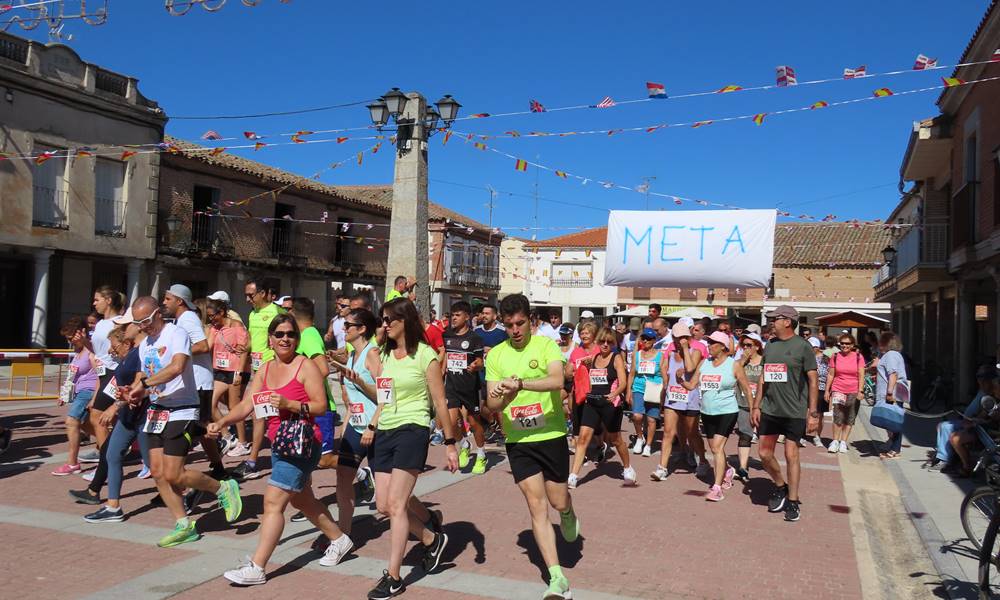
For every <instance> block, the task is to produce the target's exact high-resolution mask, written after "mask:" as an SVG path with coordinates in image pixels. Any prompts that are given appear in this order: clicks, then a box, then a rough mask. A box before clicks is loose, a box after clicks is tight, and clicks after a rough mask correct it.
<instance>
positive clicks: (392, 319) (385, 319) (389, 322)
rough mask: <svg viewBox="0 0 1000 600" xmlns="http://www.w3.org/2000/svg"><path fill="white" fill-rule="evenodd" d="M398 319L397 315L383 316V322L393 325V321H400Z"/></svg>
mask: <svg viewBox="0 0 1000 600" xmlns="http://www.w3.org/2000/svg"><path fill="white" fill-rule="evenodd" d="M398 320H399V319H398V318H396V317H389V316H384V317H382V322H383V323H385V324H386V325H392V323H393V322H394V321H398Z"/></svg>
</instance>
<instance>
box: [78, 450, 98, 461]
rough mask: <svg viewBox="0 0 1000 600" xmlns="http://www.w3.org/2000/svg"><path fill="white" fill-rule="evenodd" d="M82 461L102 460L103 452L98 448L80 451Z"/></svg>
mask: <svg viewBox="0 0 1000 600" xmlns="http://www.w3.org/2000/svg"><path fill="white" fill-rule="evenodd" d="M80 462H82V463H97V462H101V453H100V452H98V451H97V450H90V451H88V452H81V453H80Z"/></svg>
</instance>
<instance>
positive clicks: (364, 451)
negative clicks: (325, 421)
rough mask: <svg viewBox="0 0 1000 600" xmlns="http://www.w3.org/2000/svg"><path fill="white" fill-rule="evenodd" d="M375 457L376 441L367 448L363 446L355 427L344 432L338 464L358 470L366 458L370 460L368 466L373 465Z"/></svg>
mask: <svg viewBox="0 0 1000 600" xmlns="http://www.w3.org/2000/svg"><path fill="white" fill-rule="evenodd" d="M373 456H375V441H374V440H372V443H371V444H368V447H367V448H366V447H364V446H362V445H361V434H360V433H358V432H357V430H356V429H354V428H353V427H350V426H348V427H347V429H345V430H344V435H343V436H341V438H340V452H339V454H338V458H337V464H338V465H341V466H344V467H350V468H352V469H357V468H358V467H360V466H361V461H363V460H365V459H366V458H367V459H368V464H371V462H372V457H373Z"/></svg>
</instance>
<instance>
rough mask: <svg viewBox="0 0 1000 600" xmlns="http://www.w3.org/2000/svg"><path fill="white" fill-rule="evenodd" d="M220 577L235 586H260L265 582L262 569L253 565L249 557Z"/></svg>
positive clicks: (265, 578)
mask: <svg viewBox="0 0 1000 600" xmlns="http://www.w3.org/2000/svg"><path fill="white" fill-rule="evenodd" d="M222 576H223V577H225V578H226V579H228V580H229V581H232V582H233V583H235V584H237V585H260V584H262V583H266V582H267V577H266V576H265V575H264V569H262V568H261V567H258V566H257V565H255V564H254V563H253V561H252V560H250V557H249V556H248V557H246V558H245V559H243V561H242V562H240V564H239V566H238V567H236V568H235V569H233V570H232V571H226V572H225V573H223V574H222Z"/></svg>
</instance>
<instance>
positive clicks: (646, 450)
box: [642, 446, 653, 456]
mask: <svg viewBox="0 0 1000 600" xmlns="http://www.w3.org/2000/svg"><path fill="white" fill-rule="evenodd" d="M642 455H643V456H652V455H653V449H652V448H650V447H649V446H645V447H643V449H642Z"/></svg>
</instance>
